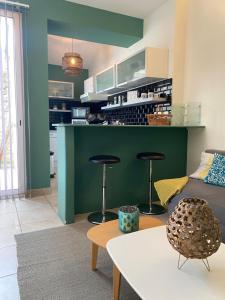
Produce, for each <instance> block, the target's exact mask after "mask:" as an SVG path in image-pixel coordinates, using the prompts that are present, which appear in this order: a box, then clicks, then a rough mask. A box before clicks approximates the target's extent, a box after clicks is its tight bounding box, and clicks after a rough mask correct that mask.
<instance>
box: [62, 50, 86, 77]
mask: <svg viewBox="0 0 225 300" xmlns="http://www.w3.org/2000/svg"><path fill="white" fill-rule="evenodd" d="M62 68H63V70H64V73H65V75H68V76H79V75H80V74H81V72H82V70H83V59H82V57H81V56H80V54H78V53H74V52H68V53H65V54H64V57H63V58H62Z"/></svg>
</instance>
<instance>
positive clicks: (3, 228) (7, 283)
mask: <svg viewBox="0 0 225 300" xmlns="http://www.w3.org/2000/svg"><path fill="white" fill-rule="evenodd" d="M57 226H63V223H62V222H61V221H60V219H59V218H58V216H57V207H56V189H55V181H53V182H52V193H51V194H50V195H45V196H39V197H32V198H31V199H25V198H17V199H8V200H0V300H18V299H19V290H18V285H17V276H16V273H17V255H16V242H15V239H14V235H15V234H20V233H24V232H31V231H37V230H42V229H46V228H52V227H57Z"/></svg>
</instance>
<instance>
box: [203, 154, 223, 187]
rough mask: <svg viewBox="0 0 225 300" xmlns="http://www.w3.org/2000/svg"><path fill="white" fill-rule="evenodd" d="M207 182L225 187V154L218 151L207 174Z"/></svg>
mask: <svg viewBox="0 0 225 300" xmlns="http://www.w3.org/2000/svg"><path fill="white" fill-rule="evenodd" d="M204 182H205V183H211V184H214V185H219V186H223V187H225V156H224V155H221V154H218V153H216V154H215V156H214V160H213V164H212V167H211V169H210V170H209V173H208V176H206V178H205V180H204Z"/></svg>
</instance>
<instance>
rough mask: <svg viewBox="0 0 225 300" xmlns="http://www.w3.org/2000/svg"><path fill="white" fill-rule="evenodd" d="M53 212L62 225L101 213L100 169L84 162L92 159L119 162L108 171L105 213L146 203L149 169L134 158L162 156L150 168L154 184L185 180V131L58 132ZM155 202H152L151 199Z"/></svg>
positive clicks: (117, 128) (148, 128) (106, 129)
mask: <svg viewBox="0 0 225 300" xmlns="http://www.w3.org/2000/svg"><path fill="white" fill-rule="evenodd" d="M57 144H58V154H57V155H58V208H59V210H58V211H59V216H60V218H61V219H62V220H63V221H64V222H65V223H72V222H73V221H74V215H75V214H80V213H86V212H91V211H95V210H99V209H101V205H102V166H100V165H97V164H93V163H90V162H89V158H90V157H91V156H94V155H100V154H108V155H115V156H118V157H120V159H121V162H120V163H119V164H115V165H113V166H112V168H107V189H106V191H107V208H115V207H119V206H122V205H134V204H138V203H143V202H144V203H145V202H147V201H148V198H149V196H148V180H149V163H148V161H141V160H138V159H136V155H137V153H139V152H149V151H153V152H162V153H164V154H165V156H166V158H165V160H162V161H154V162H153V180H154V181H156V180H159V179H167V178H178V177H182V176H185V175H186V161H187V129H186V128H173V127H151V126H97V125H96V126H95V125H89V126H80V127H79V126H72V125H70V126H63V125H62V126H59V127H58V128H57ZM154 199H157V197H156V194H155V193H154Z"/></svg>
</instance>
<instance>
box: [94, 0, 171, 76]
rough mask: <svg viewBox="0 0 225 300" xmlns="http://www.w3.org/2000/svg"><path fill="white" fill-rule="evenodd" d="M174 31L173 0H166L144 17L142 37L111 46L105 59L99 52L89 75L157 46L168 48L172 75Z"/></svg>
mask: <svg viewBox="0 0 225 300" xmlns="http://www.w3.org/2000/svg"><path fill="white" fill-rule="evenodd" d="M121 26H122V24H121ZM174 31H175V0H168V1H167V2H166V3H164V4H163V5H161V6H160V7H159V8H158V9H156V10H155V11H153V12H152V13H151V14H150V15H149V16H148V17H147V18H145V20H144V37H143V39H142V40H140V41H139V42H137V43H136V44H134V45H132V46H131V47H129V48H119V47H111V48H110V49H109V51H108V55H107V56H108V57H107V60H103V59H102V57H101V53H99V56H98V57H96V59H95V61H94V62H93V65H92V67H91V68H90V69H89V72H90V75H93V74H95V73H97V72H99V71H102V70H104V69H105V68H107V67H109V66H111V65H112V64H114V63H115V62H118V61H119V60H122V59H124V58H126V57H127V56H129V55H132V54H133V53H135V52H137V51H138V50H141V49H143V48H145V47H158V48H169V49H170V67H169V72H170V76H171V77H172V68H173V43H174ZM105 57H106V55H105Z"/></svg>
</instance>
